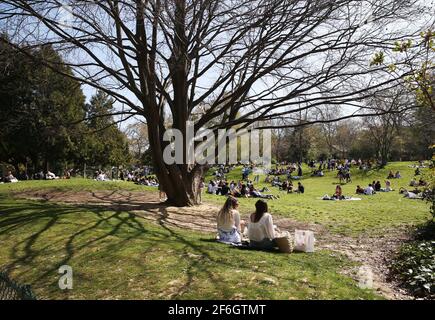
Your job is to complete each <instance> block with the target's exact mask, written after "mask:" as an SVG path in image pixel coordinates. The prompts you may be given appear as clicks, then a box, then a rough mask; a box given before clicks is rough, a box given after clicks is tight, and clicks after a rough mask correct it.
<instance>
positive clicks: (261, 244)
mask: <svg viewBox="0 0 435 320" xmlns="http://www.w3.org/2000/svg"><path fill="white" fill-rule="evenodd" d="M255 208H256V211H255V213H253V214H252V215H251V218H250V221H249V226H248V237H249V243H250V246H251V247H253V248H255V249H260V250H270V249H273V248H274V247H276V244H275V241H274V239H275V230H274V226H273V218H272V215H271V214H270V213H268V212H267V211H268V206H267V202H265V201H263V200H259V201H257V203H256V204H255Z"/></svg>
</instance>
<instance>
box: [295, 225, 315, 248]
mask: <svg viewBox="0 0 435 320" xmlns="http://www.w3.org/2000/svg"><path fill="white" fill-rule="evenodd" d="M315 241H316V239H315V238H314V232H313V231H309V230H296V231H295V245H294V251H300V252H309V253H311V252H314V242H315Z"/></svg>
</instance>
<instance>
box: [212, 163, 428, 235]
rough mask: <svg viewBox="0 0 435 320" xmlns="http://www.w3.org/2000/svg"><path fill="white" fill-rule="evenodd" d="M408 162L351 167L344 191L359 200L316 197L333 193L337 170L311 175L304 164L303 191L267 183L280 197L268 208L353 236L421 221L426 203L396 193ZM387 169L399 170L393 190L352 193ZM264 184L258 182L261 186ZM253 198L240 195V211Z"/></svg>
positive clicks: (235, 175)
mask: <svg viewBox="0 0 435 320" xmlns="http://www.w3.org/2000/svg"><path fill="white" fill-rule="evenodd" d="M409 164H412V163H403V162H402V163H392V164H390V165H389V166H388V167H387V168H386V169H383V170H379V171H370V172H368V173H367V174H364V173H362V172H360V171H359V170H357V169H355V170H353V171H352V174H353V183H351V184H348V185H344V186H343V193H344V194H345V195H347V196H353V197H362V198H363V200H362V201H323V200H319V199H318V198H319V197H322V196H323V195H325V194H329V195H332V194H333V193H334V192H335V186H336V185H337V183H338V179H336V173H332V172H331V173H326V176H325V177H323V178H312V177H310V174H309V170H308V168H307V167H304V173H305V175H304V180H303V181H302V182H303V184H304V186H305V194H304V195H298V194H289V195H287V194H286V193H285V192H279V191H278V189H277V188H271V187H270V185H267V186H268V187H269V189H271V193H273V194H275V195H278V194H279V195H280V197H281V198H280V199H279V200H273V201H269V203H270V211H271V212H272V213H273V214H274V215H280V216H283V217H288V218H291V219H294V220H298V221H303V222H310V223H318V224H322V225H324V226H326V227H327V228H328V229H329V230H330V231H332V232H335V233H340V234H345V235H353V236H354V235H360V234H366V233H368V234H373V235H380V234H382V233H383V232H384V231H385V229H389V228H395V227H399V226H403V225H407V226H410V225H416V224H420V223H422V222H425V221H427V219H428V218H429V217H430V214H429V209H428V208H429V206H428V204H427V203H425V202H423V201H419V200H408V199H404V198H403V196H402V195H400V194H399V193H398V190H399V188H400V187H406V186H407V185H408V184H409V182H410V181H411V179H412V177H413V176H414V169H412V168H409V167H408V165H409ZM389 170H393V171H394V172H395V171H397V170H400V172H401V174H402V177H403V178H402V179H399V180H391V181H392V186H393V188H394V189H395V190H396V191H395V192H390V193H379V194H376V195H374V196H371V197H368V196H356V195H355V194H354V193H355V190H356V186H357V185H358V184H359V185H361V186H363V187H365V186H367V185H368V184H369V183H371V182H372V181H373V180H376V181H377V180H380V181H381V183H382V184H383V185H384V180H385V178H386V177H387V175H388V172H389ZM425 170H428V169H425ZM228 178H229V180H230V181H231V180H235V181H238V180H239V179H240V178H241V170H240V169H235V170H234V171H232V172H231V173H230V174H229V176H228ZM251 178H253V177H252V176H251ZM208 179H210V176H209V177H208ZM207 181H208V180H207ZM260 181H264V177H261V180H260ZM263 186H266V184H264V183H260V188H261V187H263ZM260 188H259V189H260ZM204 198H205V199H206V200H207V201H210V202H213V203H217V204H222V203H223V201H224V200H223V198H222V197H218V196H212V195H206V196H205V197H204ZM255 202H256V200H255V199H242V200H241V211H242V212H244V213H249V212H251V211H252V210H253V208H254V204H255Z"/></svg>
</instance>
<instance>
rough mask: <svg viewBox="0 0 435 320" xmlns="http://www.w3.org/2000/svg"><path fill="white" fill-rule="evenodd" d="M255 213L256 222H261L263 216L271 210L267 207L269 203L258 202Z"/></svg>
mask: <svg viewBox="0 0 435 320" xmlns="http://www.w3.org/2000/svg"><path fill="white" fill-rule="evenodd" d="M255 209H256V210H255V213H254V222H258V221H260V219H261V218H262V217H263V215H264V214H265V213H266V212H267V211H269V208H268V206H267V202H266V201H264V200H258V201H257V203H256V204H255Z"/></svg>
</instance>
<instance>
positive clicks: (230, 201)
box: [217, 196, 238, 225]
mask: <svg viewBox="0 0 435 320" xmlns="http://www.w3.org/2000/svg"><path fill="white" fill-rule="evenodd" d="M237 204H238V201H237V199H236V198H234V197H231V196H230V197H228V198H227V201H225V204H224V206H223V207H222V209H221V210H220V211H219V213H218V217H217V221H218V224H220V225H226V224H229V223H234V217H233V214H232V213H231V210H233V209H234V208H235V207H236V206H237Z"/></svg>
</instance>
